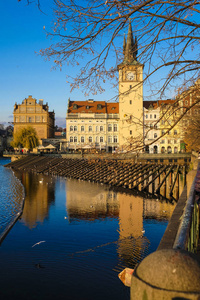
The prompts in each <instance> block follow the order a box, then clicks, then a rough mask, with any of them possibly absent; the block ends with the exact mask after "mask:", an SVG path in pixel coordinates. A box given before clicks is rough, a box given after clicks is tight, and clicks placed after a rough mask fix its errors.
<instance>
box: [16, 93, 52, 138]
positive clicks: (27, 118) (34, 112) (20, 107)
mask: <svg viewBox="0 0 200 300" xmlns="http://www.w3.org/2000/svg"><path fill="white" fill-rule="evenodd" d="M13 116H14V121H13V125H14V133H15V132H17V131H18V129H20V128H24V127H27V126H32V127H33V128H34V129H35V130H36V132H37V135H38V138H39V140H42V139H47V138H53V137H54V127H55V114H54V111H53V112H49V107H48V104H47V103H46V104H43V100H39V102H38V103H37V100H36V99H34V98H32V96H28V98H25V99H24V100H23V101H22V104H17V103H15V105H14V111H13Z"/></svg>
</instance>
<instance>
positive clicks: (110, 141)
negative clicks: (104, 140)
mask: <svg viewBox="0 0 200 300" xmlns="http://www.w3.org/2000/svg"><path fill="white" fill-rule="evenodd" d="M108 143H112V136H111V135H109V136H108Z"/></svg>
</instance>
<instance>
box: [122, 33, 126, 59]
mask: <svg viewBox="0 0 200 300" xmlns="http://www.w3.org/2000/svg"><path fill="white" fill-rule="evenodd" d="M125 51H126V37H125V34H124V43H123V54H124V55H125Z"/></svg>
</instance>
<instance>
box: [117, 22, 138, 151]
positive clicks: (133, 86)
mask: <svg viewBox="0 0 200 300" xmlns="http://www.w3.org/2000/svg"><path fill="white" fill-rule="evenodd" d="M137 49H138V45H137V39H136V37H135V38H133V34H132V28H131V23H129V28H128V36H127V41H126V39H125V37H124V44H123V54H124V60H123V62H122V63H121V64H119V65H118V71H119V119H120V121H119V145H120V148H121V149H124V150H131V149H134V148H135V146H136V145H137V146H139V145H140V146H142V145H143V64H141V63H139V62H138V61H137Z"/></svg>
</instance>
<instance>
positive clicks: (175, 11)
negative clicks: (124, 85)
mask: <svg viewBox="0 0 200 300" xmlns="http://www.w3.org/2000/svg"><path fill="white" fill-rule="evenodd" d="M52 1H53V3H54V16H55V20H53V26H52V30H49V31H48V30H47V34H48V35H49V36H50V37H51V38H55V43H54V44H52V45H51V46H50V47H49V48H47V49H44V50H41V52H40V54H41V55H42V56H44V57H45V58H47V59H51V58H53V59H54V62H55V65H56V66H58V67H62V66H63V64H64V63H67V64H69V65H70V64H71V65H76V66H78V65H80V63H81V59H83V61H84V64H83V67H81V68H80V72H79V74H78V76H77V77H76V78H73V79H72V80H71V87H72V89H73V88H76V87H80V86H83V87H84V89H86V90H89V91H90V93H91V92H93V93H94V94H95V93H96V92H97V91H100V92H101V91H102V90H103V82H104V81H105V80H108V79H111V80H112V82H114V81H113V78H115V76H116V72H117V64H119V62H120V61H121V59H122V51H121V50H122V35H123V34H124V32H127V26H128V23H129V19H130V20H131V22H132V27H133V34H134V35H136V36H137V37H138V45H139V46H138V51H139V52H138V53H139V55H138V60H139V61H140V62H141V63H145V77H144V80H147V79H149V78H151V75H153V74H154V73H155V72H157V71H158V70H163V78H162V86H161V87H160V86H159V89H158V91H159V92H161V93H163V92H164V91H165V89H166V88H167V87H170V85H171V84H172V83H173V81H174V80H175V79H177V78H182V79H184V80H185V81H187V82H189V84H191V82H193V81H195V80H196V79H197V78H198V76H199V64H200V59H199V53H200V51H199V28H200V25H199V22H198V18H199V12H200V11H199V3H200V2H199V1H196V0H193V1H188V0H184V1H180V0H171V1H169V0H163V1H160V0H159V1H155V0H133V1H127V0H124V1H123V0H111V1H110V0H92V1H91V0H87V1H84V2H82V1H77V0H52ZM113 56H115V65H114V66H111V65H110V63H109V61H110V58H111V57H113ZM159 74H160V73H159ZM159 80H160V75H159ZM159 80H157V81H159ZM155 81H156V80H155V77H154V83H155V86H156V85H157V82H155ZM116 83H117V82H116ZM151 84H152V82H151ZM155 86H154V88H155Z"/></svg>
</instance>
